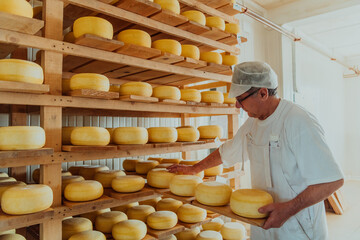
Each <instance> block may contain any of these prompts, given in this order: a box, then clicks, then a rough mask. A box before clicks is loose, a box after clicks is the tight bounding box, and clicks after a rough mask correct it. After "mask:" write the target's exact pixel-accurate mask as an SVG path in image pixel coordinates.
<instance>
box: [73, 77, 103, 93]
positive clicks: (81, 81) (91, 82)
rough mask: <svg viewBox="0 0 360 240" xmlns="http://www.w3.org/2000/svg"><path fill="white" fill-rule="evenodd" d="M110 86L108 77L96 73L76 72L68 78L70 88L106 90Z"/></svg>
mask: <svg viewBox="0 0 360 240" xmlns="http://www.w3.org/2000/svg"><path fill="white" fill-rule="evenodd" d="M109 88H110V82H109V79H108V78H107V77H106V76H104V75H101V74H97V73H78V74H75V75H73V76H72V77H71V78H70V89H71V90H76V89H93V90H97V91H105V92H108V91H109Z"/></svg>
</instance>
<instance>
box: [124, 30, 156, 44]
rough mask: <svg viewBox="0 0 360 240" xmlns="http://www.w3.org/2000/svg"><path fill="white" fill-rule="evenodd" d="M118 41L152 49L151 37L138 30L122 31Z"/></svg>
mask: <svg viewBox="0 0 360 240" xmlns="http://www.w3.org/2000/svg"><path fill="white" fill-rule="evenodd" d="M117 39H118V40H119V41H122V42H124V43H128V44H134V45H138V46H143V47H148V48H150V47H151V36H150V35H149V34H148V33H147V32H145V31H142V30H138V29H126V30H124V31H121V32H120V33H119V34H118V36H117Z"/></svg>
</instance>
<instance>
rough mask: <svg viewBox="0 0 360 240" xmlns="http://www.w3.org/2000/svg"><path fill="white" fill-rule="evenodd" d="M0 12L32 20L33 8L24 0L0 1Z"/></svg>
mask: <svg viewBox="0 0 360 240" xmlns="http://www.w3.org/2000/svg"><path fill="white" fill-rule="evenodd" d="M0 12H7V13H11V14H14V15H19V16H23V17H28V18H32V17H33V8H32V6H31V5H30V3H28V2H27V1H26V0H2V1H0Z"/></svg>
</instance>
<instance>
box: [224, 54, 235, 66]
mask: <svg viewBox="0 0 360 240" xmlns="http://www.w3.org/2000/svg"><path fill="white" fill-rule="evenodd" d="M238 63H239V59H238V57H237V56H234V55H230V54H229V55H222V64H223V65H227V66H233V65H236V64H238Z"/></svg>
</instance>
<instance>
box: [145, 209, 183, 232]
mask: <svg viewBox="0 0 360 240" xmlns="http://www.w3.org/2000/svg"><path fill="white" fill-rule="evenodd" d="M177 222H178V218H177V216H176V214H175V213H174V212H171V211H157V212H154V213H151V214H150V215H149V216H148V217H147V219H146V223H147V225H148V226H149V227H151V228H152V229H156V230H165V229H170V228H173V227H175V225H176V224H177Z"/></svg>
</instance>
